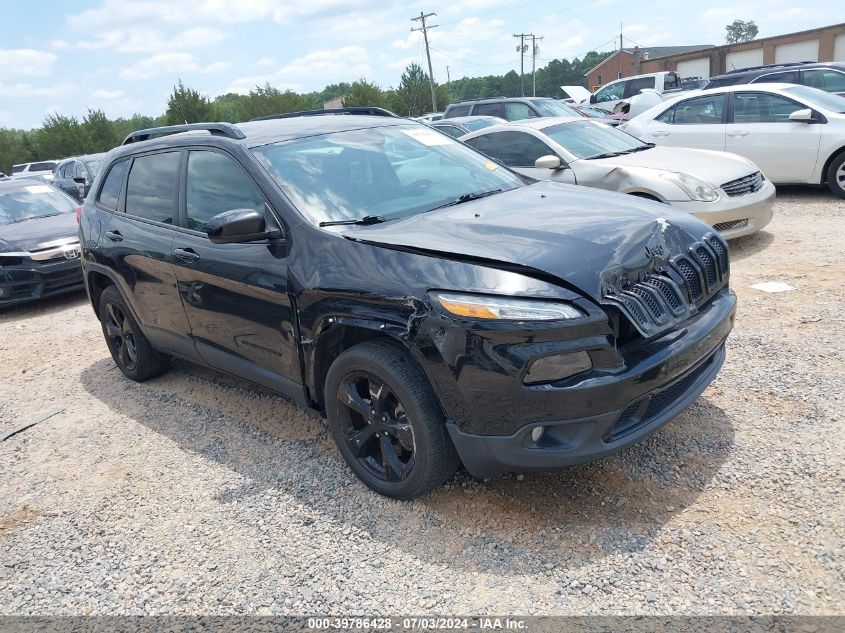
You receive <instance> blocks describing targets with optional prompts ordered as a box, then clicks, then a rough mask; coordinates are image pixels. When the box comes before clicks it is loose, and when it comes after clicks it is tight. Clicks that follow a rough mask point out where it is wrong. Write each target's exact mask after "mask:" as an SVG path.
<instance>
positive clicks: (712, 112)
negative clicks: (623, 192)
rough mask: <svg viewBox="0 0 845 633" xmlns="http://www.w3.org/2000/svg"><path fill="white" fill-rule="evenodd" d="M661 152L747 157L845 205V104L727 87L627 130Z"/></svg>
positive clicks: (808, 92)
mask: <svg viewBox="0 0 845 633" xmlns="http://www.w3.org/2000/svg"><path fill="white" fill-rule="evenodd" d="M620 129H623V130H625V131H626V132H628V133H629V134H632V135H634V136H636V137H637V138H640V139H642V140H644V141H648V142H652V143H657V144H658V145H672V146H675V147H696V148H700V149H715V150H720V151H727V152H733V153H735V154H739V155H740V156H745V157H746V158H748V159H749V160H751V161H752V162H754V163H755V164H756V165H757V166H758V167H760V169H761V170H762V171H763V173H764V174H765V176H766V177H767V178H768V179H769V180H771V181H772V182H774V183H775V184H781V183H782V184H814V185H824V184H827V186H828V187H829V188H830V190H831V191H832V192H833V193H835V194H836V195H838V196H841V197H843V198H845V98H843V97H840V96H838V95H834V94H831V93H829V92H824V91H822V90H817V89H816V88H810V87H808V86H796V85H791V84H754V85H739V86H725V87H723V88H714V89H709V90H704V91H701V92H698V93H695V94H691V95H689V96H681V97H677V98H676V99H673V100H671V101H668V102H664V103H661V104H659V105H657V106H655V107H654V108H651V109H650V110H647V111H646V112H643V113H642V114H640V115H639V116H636V117H634V118H633V119H631V120H630V121H628V122H627V123H624V124H622V125H621V126H620Z"/></svg>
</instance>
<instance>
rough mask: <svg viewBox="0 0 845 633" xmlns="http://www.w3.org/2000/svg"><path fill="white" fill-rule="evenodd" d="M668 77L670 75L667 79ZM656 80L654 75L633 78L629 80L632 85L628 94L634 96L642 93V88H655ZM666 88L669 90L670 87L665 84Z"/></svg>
mask: <svg viewBox="0 0 845 633" xmlns="http://www.w3.org/2000/svg"><path fill="white" fill-rule="evenodd" d="M668 77H669V75H667V79H668ZM654 81H655V78H654V77H640V78H639V79H632V80H631V81H629V82H628V85H629V86H630V87H629V89H628V95H629V96H631V97H633V96H634V95H638V94H640V90H643V89H645V88H651V89H652V90H653V89H654ZM664 88H665V89H666V90H669V88H668V87H666V86H664Z"/></svg>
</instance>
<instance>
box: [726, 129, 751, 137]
mask: <svg viewBox="0 0 845 633" xmlns="http://www.w3.org/2000/svg"><path fill="white" fill-rule="evenodd" d="M728 136H748V131H746V130H731V131H730V132H728Z"/></svg>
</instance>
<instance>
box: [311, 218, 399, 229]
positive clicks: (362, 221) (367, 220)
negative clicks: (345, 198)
mask: <svg viewBox="0 0 845 633" xmlns="http://www.w3.org/2000/svg"><path fill="white" fill-rule="evenodd" d="M382 222H387V218H384V217H382V216H380V215H365V216H364V217H363V218H358V219H357V220H330V221H328V222H320V224H319V225H318V226H321V227H323V226H339V225H341V224H361V225H364V226H367V225H368V224H381V223H382Z"/></svg>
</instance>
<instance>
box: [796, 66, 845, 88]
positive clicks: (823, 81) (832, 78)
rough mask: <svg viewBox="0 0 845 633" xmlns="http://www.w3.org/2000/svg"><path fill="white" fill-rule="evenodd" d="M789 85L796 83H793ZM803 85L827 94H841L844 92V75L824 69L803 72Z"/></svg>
mask: <svg viewBox="0 0 845 633" xmlns="http://www.w3.org/2000/svg"><path fill="white" fill-rule="evenodd" d="M790 83H798V82H797V81H794V82H790ZM804 83H805V84H806V85H808V86H812V87H813V88H818V89H819V90H826V91H827V92H843V91H845V73H840V72H836V71H835V70H824V69H819V70H805V71H804Z"/></svg>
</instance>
